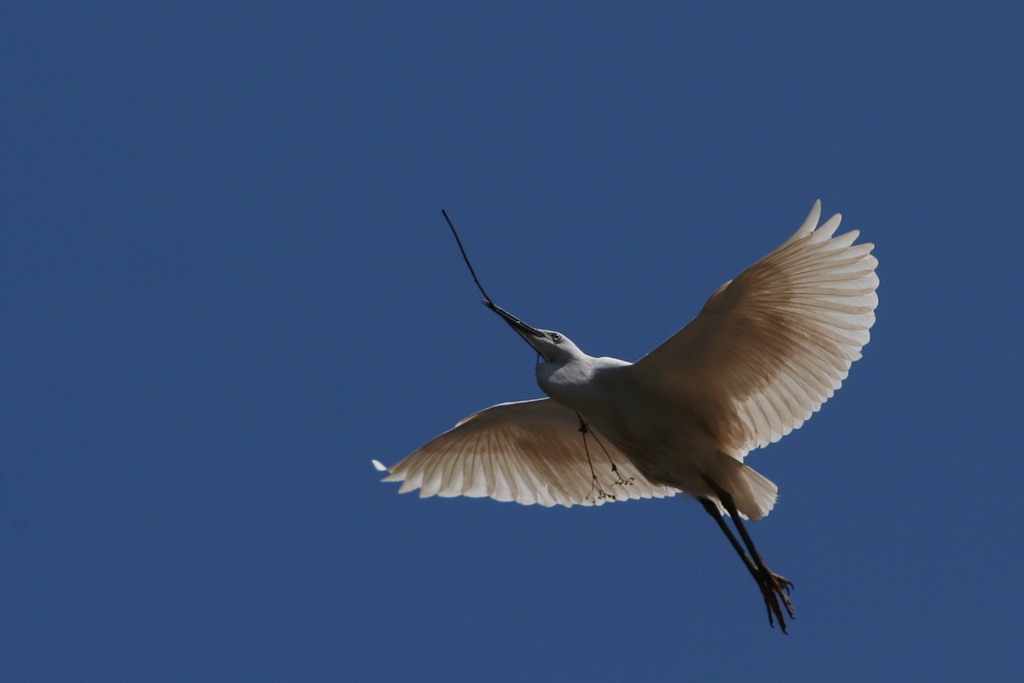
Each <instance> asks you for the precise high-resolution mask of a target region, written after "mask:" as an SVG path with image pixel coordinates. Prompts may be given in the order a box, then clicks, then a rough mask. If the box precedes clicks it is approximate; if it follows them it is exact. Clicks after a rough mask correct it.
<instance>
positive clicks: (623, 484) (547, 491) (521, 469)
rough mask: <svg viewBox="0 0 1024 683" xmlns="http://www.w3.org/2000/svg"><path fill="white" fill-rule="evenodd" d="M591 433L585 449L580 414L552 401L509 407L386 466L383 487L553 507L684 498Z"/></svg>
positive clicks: (474, 417) (499, 407) (473, 419)
mask: <svg viewBox="0 0 1024 683" xmlns="http://www.w3.org/2000/svg"><path fill="white" fill-rule="evenodd" d="M591 432H592V433H591V434H588V435H587V436H586V439H587V447H586V448H584V443H583V436H584V435H583V434H581V433H580V423H579V420H578V418H577V417H576V413H574V412H573V411H572V410H570V409H568V408H565V407H564V406H561V405H559V404H558V403H555V402H554V401H551V400H550V399H546V398H541V399H536V400H533V401H521V402H518V403H501V404H499V405H496V406H492V407H490V408H488V409H486V410H483V411H481V412H479V413H476V414H475V415H471V416H470V417H467V418H466V419H464V420H462V421H461V422H459V423H458V424H457V425H455V427H454V428H453V429H451V430H449V431H447V432H445V433H444V434H442V435H441V436H439V437H437V438H436V439H434V440H433V441H431V442H430V443H428V444H427V445H425V446H423V447H422V448H420V449H419V450H418V451H416V452H414V453H412V454H411V455H409V456H407V457H406V458H404V459H403V460H402V461H401V462H399V463H398V464H396V465H393V466H392V467H388V468H384V469H387V470H388V471H389V472H390V474H389V475H388V476H387V477H385V478H384V479H383V481H400V482H402V487H401V488H400V489H399V490H398V492H399V493H406V492H408V491H412V490H415V489H419V490H420V497H421V498H426V497H429V496H434V495H437V496H444V497H451V496H470V497H473V498H481V497H484V496H490V497H491V498H494V499H495V500H501V501H509V500H514V501H516V502H517V503H522V504H524V505H532V504H534V503H539V504H541V505H544V506H547V507H550V506H552V505H565V506H566V507H568V506H571V505H600V504H602V503H605V502H609V501H612V500H628V499H630V498H663V497H665V496H671V495H674V494H675V493H676V490H675V489H672V488H668V487H665V486H659V485H656V484H652V483H650V482H649V481H648V480H646V479H644V477H643V475H641V474H640V473H639V472H638V471H637V470H636V468H635V467H633V464H632V463H630V461H629V459H628V458H626V456H624V455H623V454H622V453H621V452H619V451H618V450H616V449H615V448H614V447H613V446H612V445H611V444H610V443H609V442H608V440H607V439H604V438H601V436H600V435H599V434H596V433H593V431H592V430H591ZM588 449H589V452H590V462H591V463H592V464H593V475H592V474H591V466H590V463H588V461H587V450H588ZM609 460H610V461H611V462H609ZM613 463H614V465H615V468H614V471H613V468H612V464H613ZM374 464H377V463H374ZM594 476H596V477H597V480H596V481H595V480H594Z"/></svg>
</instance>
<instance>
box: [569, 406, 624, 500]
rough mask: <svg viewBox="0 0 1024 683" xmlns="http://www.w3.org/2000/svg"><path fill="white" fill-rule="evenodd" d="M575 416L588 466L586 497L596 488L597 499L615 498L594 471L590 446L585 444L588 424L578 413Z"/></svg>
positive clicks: (588, 429)
mask: <svg viewBox="0 0 1024 683" xmlns="http://www.w3.org/2000/svg"><path fill="white" fill-rule="evenodd" d="M576 418H577V419H578V420H579V421H580V428H579V432H580V434H582V435H583V452H584V453H585V454H586V456H587V465H588V466H589V467H590V492H589V493H587V497H588V498H589V497H590V495H591V494H592V493H594V489H595V488H596V489H597V497H598V499H602V498H610V499H611V500H615V494H612V493H608V492H607V491H605V490H604V489H603V488H602V487H601V482H600V481H599V480H598V478H597V472H595V471H594V463H593V462H592V461H591V460H590V448H589V447H588V446H587V434H590V425H588V424H587V423H586V421H585V420H584V419H583V416H582V415H580V414H579V413H576ZM602 448H603V446H602Z"/></svg>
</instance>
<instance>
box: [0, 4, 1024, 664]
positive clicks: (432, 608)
mask: <svg viewBox="0 0 1024 683" xmlns="http://www.w3.org/2000/svg"><path fill="white" fill-rule="evenodd" d="M1020 7H1021V6H1020V3H1011V2H1005V3H1002V2H985V3H875V2H864V3H843V4H841V5H840V4H838V3H836V4H832V5H830V6H826V5H825V4H823V3H684V2H664V3H642V2H641V3H626V2H621V3H611V2H593V3H564V2H550V1H547V2H516V3H498V2H432V3H427V2H422V3H413V2H403V3H369V2H367V3H349V2H315V3H295V2H262V3H230V2H223V3H194V4H193V3H170V4H162V5H161V4H157V3H129V2H121V3H115V2H88V3H59V2H58V3H9V4H7V5H6V6H5V8H4V10H3V12H2V16H0V38H2V40H0V63H2V64H3V67H2V71H0V84H2V91H3V93H4V101H5V103H4V104H3V106H2V108H0V136H2V146H0V172H2V185H0V192H2V201H0V236H2V242H0V259H2V264H0V306H2V311H0V313H2V320H3V322H4V325H3V328H4V331H3V333H2V334H0V345H2V350H3V369H2V385H0V386H2V389H0V391H2V394H3V410H2V419H3V423H4V424H3V430H2V433H3V461H2V462H3V466H2V468H0V477H2V479H0V524H2V529H3V532H2V543H0V548H2V549H0V554H2V558H3V559H2V571H0V591H2V593H0V604H2V609H0V623H2V625H3V633H2V640H3V643H4V646H3V651H2V653H0V677H2V678H4V679H5V680H26V681H29V680H31V681H47V680H104V681H118V680H135V681H138V680H177V681H185V680H208V681H209V680H227V679H233V680H282V681H283V680H289V681H294V680H353V681H362V680H366V681H369V680H408V681H452V680H481V681H482V680H493V681H526V680H540V681H595V680H596V681H603V680H609V681H611V680H620V681H622V680H653V679H656V678H657V679H683V678H688V679H696V680H701V679H703V680H780V681H782V680H785V681H820V680H826V679H832V680H849V681H859V680H873V681H889V680H893V681H896V680H966V679H971V680H979V679H981V680H983V679H988V680H1008V679H1010V678H1015V677H1016V676H1018V675H1019V673H1020V670H1021V667H1022V666H1024V661H1022V655H1021V642H1022V629H1021V614H1022V608H1024V591H1022V589H1021V578H1020V566H1021V563H1022V559H1024V553H1022V551H1021V539H1022V537H1024V523H1022V521H1021V519H1022V518H1021V505H1020V490H1021V485H1022V483H1024V465H1022V456H1021V452H1020V448H1021V441H1022V436H1024V433H1022V432H1024V430H1022V426H1021V424H1022V422H1021V415H1020V413H1021V404H1022V402H1021V393H1020V383H1021V380H1022V374H1024V373H1022V363H1021V341H1020V340H1021V333H1022V331H1024V329H1022V328H1024V315H1022V312H1024V286H1022V277H1021V269H1020V260H1021V253H1022V247H1024V237H1022V231H1024V226H1022V225H1021V222H1022V221H1021V217H1022V215H1021V214H1022V212H1021V208H1020V207H1021V196H1020V195H1021V178H1022V169H1024V166H1022V162H1021V159H1022V157H1024V146H1022V135H1021V122H1022V121H1024V106H1022V102H1024V99H1022V98H1024V96H1022V90H1021V84H1022V82H1024V80H1022V76H1024V73H1022V71H1024V69H1022V64H1024V52H1022V49H1021V44H1022V40H1024V38H1022V34H1021V28H1020V27H1021V25H1022V21H1024V16H1022V14H1024V11H1022V10H1021V8H1020ZM817 198H821V199H822V201H823V206H824V213H825V214H826V215H831V214H832V213H833V212H836V211H839V212H842V213H843V215H844V222H843V225H844V226H845V227H847V228H851V229H852V228H857V229H860V230H861V231H862V234H863V239H864V240H867V241H872V242H875V243H876V244H877V248H876V250H875V253H876V255H877V256H878V258H879V260H880V264H881V265H880V266H879V269H878V272H879V275H880V278H881V287H880V289H879V296H880V305H879V308H878V321H877V323H876V325H875V327H874V329H873V330H872V341H871V343H870V344H869V345H868V346H867V347H866V348H865V353H864V358H863V359H862V360H861V361H859V362H858V363H856V364H855V365H854V367H853V369H852V372H851V375H850V378H849V379H848V380H847V382H846V384H845V386H844V387H843V389H842V390H841V391H839V392H838V393H837V394H836V396H835V397H834V398H833V399H832V400H831V401H829V402H828V403H827V404H826V405H825V406H824V408H823V410H822V411H821V412H820V413H819V414H817V415H816V416H815V417H814V418H813V419H811V420H810V421H809V422H808V423H807V424H806V425H805V426H804V427H803V428H802V429H800V430H799V431H797V432H794V433H793V434H791V435H789V436H788V437H786V438H785V439H783V440H782V441H781V442H780V443H778V444H774V445H772V446H770V447H769V448H768V449H766V450H764V451H756V452H754V453H753V454H752V455H751V456H750V460H749V462H750V464H752V465H753V466H755V467H756V468H757V469H758V470H759V471H761V472H762V473H764V474H765V475H766V476H768V477H770V478H771V479H772V480H774V481H775V482H777V483H778V484H779V486H780V489H781V494H780V499H779V503H778V505H777V507H776V508H775V511H774V512H773V513H772V514H771V516H769V517H768V518H767V519H765V520H764V521H761V522H757V523H754V524H752V525H751V530H752V533H753V535H754V537H755V539H756V540H757V541H758V545H759V547H760V549H761V551H762V552H763V553H764V555H765V557H766V559H767V561H768V563H769V564H770V565H771V567H772V568H773V569H775V570H776V571H778V572H779V573H781V574H784V575H786V576H787V577H789V578H790V579H792V580H793V581H794V583H795V585H796V590H795V592H794V594H793V601H794V604H795V606H796V608H797V620H796V621H795V622H794V623H793V625H792V627H791V629H790V634H789V635H788V636H784V635H782V634H781V633H780V632H779V631H778V630H777V629H776V630H772V629H770V628H769V627H768V624H767V620H766V619H765V615H764V611H763V607H762V605H761V603H760V598H759V595H758V593H757V590H756V587H755V586H754V584H753V582H752V581H751V580H750V577H749V576H748V575H747V574H746V573H745V571H744V569H743V567H742V566H741V565H740V563H739V562H738V561H737V559H736V558H735V556H734V555H733V553H732V550H731V549H730V548H729V547H728V545H727V544H726V542H725V540H724V539H723V538H721V537H720V534H719V532H718V530H717V529H716V528H715V527H714V525H713V524H712V523H711V521H710V520H709V519H707V517H706V515H705V514H704V512H703V511H702V510H701V508H700V506H699V505H697V504H695V503H694V502H693V501H692V500H689V501H681V500H680V499H679V498H678V497H677V498H674V499H668V500H660V501H639V502H628V503H616V504H612V505H606V506H603V507H601V508H597V509H591V508H572V509H565V508H557V509H545V508H539V507H523V506H518V505H514V504H508V503H497V502H494V501H490V500H471V499H449V500H442V499H436V498H435V499H429V500H420V499H418V498H416V497H415V495H409V496H398V495H396V492H395V491H396V488H397V487H396V486H395V485H393V484H380V483H378V479H379V477H380V475H379V473H377V472H375V471H374V470H373V468H372V467H371V465H370V460H371V458H376V459H379V460H381V461H383V462H385V463H389V464H390V463H394V462H396V461H397V460H399V459H400V458H401V457H403V456H404V455H405V454H407V453H408V452H410V451H412V450H413V449H415V448H416V447H418V446H419V445H421V444H422V443H424V442H425V441H427V440H428V439H430V438H431V437H433V436H434V435H436V434H438V433H440V432H441V431H443V430H445V429H447V428H448V427H450V426H452V425H453V424H454V423H455V422H456V421H457V420H459V419H460V418H462V417H464V416H466V415H468V414H470V413H472V412H474V411H476V410H479V409H482V408H484V407H486V406H488V405H491V404H494V403H498V402H501V401H509V400H517V399H526V398H532V397H536V396H539V395H540V391H539V389H538V388H537V387H536V385H535V383H534V379H533V363H534V358H535V355H534V354H533V353H532V352H531V351H530V350H529V349H528V348H527V347H526V346H525V345H524V344H523V343H522V341H521V340H519V339H518V338H517V337H516V335H514V334H513V333H512V332H511V331H510V330H509V329H508V328H507V327H506V326H505V325H504V324H503V323H502V322H501V321H500V320H499V319H498V318H497V317H496V316H494V315H492V314H491V313H489V312H488V311H487V310H485V309H484V308H483V307H482V306H480V305H479V298H480V297H479V295H478V293H477V292H476V291H475V289H474V287H473V285H472V281H471V280H470V278H469V276H468V274H467V273H466V271H465V269H464V267H463V264H462V262H461V260H460V258H459V255H458V252H457V250H456V248H455V244H454V243H453V242H452V240H451V238H450V236H449V234H448V233H447V228H446V226H445V224H444V222H443V220H442V218H441V214H440V209H441V208H446V209H447V210H448V211H449V212H450V213H451V215H452V216H453V217H454V219H455V220H456V222H457V224H458V225H459V227H460V229H461V232H462V237H463V240H464V242H465V243H466V246H467V248H468V249H469V251H470V253H471V255H472V256H473V258H474V262H475V265H476V268H477V270H478V272H479V274H480V276H481V278H482V280H483V282H484V284H485V286H486V287H487V289H488V291H489V292H490V294H491V296H493V297H494V299H495V301H497V302H498V303H499V304H501V305H502V306H504V307H506V308H508V309H509V310H510V311H512V312H513V313H515V314H516V315H518V316H520V317H522V318H523V319H524V320H526V321H527V322H530V323H532V324H534V325H537V326H540V327H546V328H553V329H558V330H560V331H562V332H565V333H567V334H568V335H570V336H571V337H572V338H573V339H574V340H575V341H576V342H577V343H579V345H580V346H581V347H582V348H583V349H584V350H586V351H588V352H589V353H591V354H594V355H611V356H616V357H620V358H625V359H629V360H635V359H636V358H638V357H640V356H641V355H643V354H644V353H645V352H646V351H648V350H649V349H651V348H653V347H654V346H655V345H656V344H657V343H659V342H660V341H662V340H663V339H664V338H665V337H667V336H668V335H670V334H671V333H673V332H674V331H676V330H677V329H678V328H680V327H681V326H682V325H683V324H685V323H686V322H687V321H688V320H689V319H690V318H691V317H692V316H693V315H695V314H696V313H697V311H698V310H699V309H700V307H701V306H702V305H703V302H704V300H705V299H706V297H707V296H708V295H709V294H710V293H711V292H712V291H714V290H715V288H717V287H718V286H719V285H721V284H722V283H723V282H725V281H726V280H728V279H730V278H731V277H733V276H734V275H736V274H737V273H738V272H739V271H740V270H741V269H743V268H744V267H746V266H747V265H749V264H751V263H753V262H754V261H755V260H756V259H757V258H759V257H760V256H762V255H763V254H765V253H767V252H768V251H769V250H770V249H772V248H774V247H775V246H776V245H777V244H779V243H780V242H781V241H782V240H784V239H785V238H786V237H788V236H789V235H790V233H791V232H792V231H793V230H794V229H795V228H796V227H797V225H799V223H800V222H801V221H802V219H803V218H804V216H805V214H806V212H807V211H808V209H809V208H810V207H811V204H812V203H813V202H814V200H815V199H817Z"/></svg>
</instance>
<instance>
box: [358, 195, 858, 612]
mask: <svg viewBox="0 0 1024 683" xmlns="http://www.w3.org/2000/svg"><path fill="white" fill-rule="evenodd" d="M820 216H821V202H820V201H818V202H815V204H814V206H813V207H812V209H811V211H810V214H809V215H808V216H807V219H806V220H805V221H804V222H803V224H802V225H801V226H800V227H799V228H798V229H797V231H796V232H795V233H793V235H792V237H790V238H789V239H788V240H786V241H785V242H783V243H782V245H781V246H779V247H778V248H777V249H775V250H774V251H772V252H771V253H769V254H768V255H767V256H765V257H764V258H762V259H761V260H759V261H758V262H757V263H755V264H754V265H752V266H751V267H749V268H747V269H746V270H745V271H743V272H742V273H740V274H739V275H738V276H737V277H736V278H735V279H733V280H730V281H729V282H726V283H725V284H724V285H722V286H721V287H720V288H719V289H718V290H717V291H716V292H715V293H714V294H712V295H711V297H710V298H709V299H708V301H707V303H706V304H705V305H704V308H703V309H702V310H701V312H700V313H699V314H698V315H697V317H695V318H694V319H693V320H691V321H690V322H689V324H687V325H686V326H685V327H683V329H682V330H680V331H679V332H677V333H676V334H674V335H672V336H671V337H669V338H668V339H667V340H666V341H664V342H663V343H662V344H661V345H660V346H658V347H656V348H655V349H654V350H653V351H651V352H650V353H648V354H647V355H646V356H644V357H643V358H641V359H640V360H638V361H636V362H635V363H630V362H627V361H624V360H619V359H617V358H608V357H594V356H590V355H588V354H586V353H584V352H583V351H582V350H580V348H579V347H578V346H577V345H576V344H575V343H573V342H572V341H571V340H570V339H569V338H568V337H566V336H565V335H564V334H562V333H560V332H554V331H551V330H546V329H540V328H536V327H533V326H532V325H528V324H527V323H525V322H523V321H522V320H520V319H519V318H517V317H515V316H513V315H512V314H510V313H509V312H508V311H506V310H504V309H502V308H501V307H499V306H497V305H496V304H494V302H492V301H491V298H490V297H489V296H488V295H487V292H486V291H484V289H483V287H482V286H481V285H480V282H479V280H478V279H477V277H476V273H475V272H474V271H473V267H472V265H471V264H470V263H469V259H468V257H466V253H465V250H464V249H462V243H461V240H459V239H458V233H456V232H455V227H454V225H451V221H450V220H449V225H450V226H451V229H452V232H453V234H454V235H455V238H456V240H457V241H458V242H459V248H460V250H461V251H462V255H463V258H464V259H465V261H466V265H467V266H468V267H469V269H470V272H471V274H472V275H473V279H474V282H476V284H477V287H479V289H480V291H481V293H483V295H484V299H485V300H484V302H483V303H484V304H485V305H486V306H487V307H488V308H490V309H491V310H492V311H494V312H495V313H497V314H498V315H499V316H501V318H502V319H504V320H505V322H506V323H508V325H509V326H511V328H512V329H513V330H515V331H516V332H517V333H518V334H519V336H520V337H522V338H523V339H524V340H525V341H526V342H527V343H528V344H529V345H530V346H531V347H532V348H533V349H534V350H535V351H536V352H537V354H538V356H539V357H538V362H537V366H536V376H537V383H538V384H539V385H540V388H541V389H542V390H543V391H544V393H545V394H547V396H548V397H549V398H540V399H534V400H530V401H519V402H514V403H501V404H498V405H495V406H492V407H490V408H487V409H486V410H483V411H481V412H479V413H476V414H475V415H471V416H470V417H467V418H465V419H464V420H462V421H461V422H459V423H458V424H457V425H456V426H455V427H454V428H453V429H451V430H449V431H447V432H445V433H444V434H441V435H440V436H438V437H437V438H435V439H434V440H432V441H430V442H429V443H427V444H426V445H425V446H423V447H422V448H420V449H419V450H417V451H415V452H413V453H412V454H410V455H409V456H407V457H406V458H404V459H403V460H401V461H400V462H398V463H397V464H395V465H393V466H391V467H385V466H384V465H382V464H381V463H379V462H378V461H376V460H374V461H373V464H374V466H375V467H377V469H379V470H381V471H385V470H386V471H387V472H388V473H389V474H388V476H386V477H385V478H384V479H383V481H395V482H402V486H401V488H400V489H399V492H400V493H406V492H408V491H413V490H415V489H419V492H420V496H421V497H429V496H435V495H436V496H446V497H447V496H472V497H483V496H489V497H491V498H493V499H495V500H500V501H516V502H518V503H522V504H525V505H530V504H534V503H537V504H540V505H545V506H552V505H556V504H557V505H564V506H571V505H600V504H602V503H605V502H610V501H619V500H629V499H635V498H661V497H666V496H672V495H674V494H676V493H677V492H682V493H683V494H684V495H689V496H692V497H694V498H696V499H697V500H698V501H699V502H700V503H701V505H702V506H703V508H704V510H705V511H706V512H707V513H708V514H709V515H710V516H711V517H712V518H713V519H714V521H715V523H716V524H717V526H718V527H719V529H721V531H722V532H723V533H724V534H725V536H726V537H727V539H728V540H729V543H730V545H731V546H732V547H733V549H734V550H735V552H736V553H737V554H738V555H739V557H740V559H741V560H742V561H743V564H744V566H745V567H746V568H747V570H748V571H749V572H750V574H751V575H752V576H753V578H754V580H755V581H756V583H757V586H758V588H759V589H760V592H761V595H762V597H763V598H764V603H765V607H766V609H767V611H768V620H769V623H770V624H771V625H772V626H774V625H775V622H776V621H778V623H779V626H780V627H781V629H782V631H783V632H785V631H786V617H787V616H789V617H790V618H792V617H793V606H792V603H791V602H790V600H789V597H788V594H789V592H790V589H791V587H792V583H791V582H790V581H789V580H788V579H786V578H784V577H782V576H780V575H778V574H776V573H774V572H773V571H771V570H770V569H769V568H768V566H767V565H766V564H765V562H764V560H763V559H762V557H761V555H760V553H758V551H757V548H756V547H755V545H754V542H753V541H752V540H751V538H750V535H749V534H748V532H747V530H746V528H745V526H744V523H743V520H744V519H746V520H759V519H761V518H763V517H765V516H766V515H767V514H768V513H769V512H770V511H771V509H772V507H773V506H774V505H775V500H776V496H777V492H778V487H777V486H776V485H775V484H774V483H773V482H771V481H769V480H768V479H767V478H766V477H764V476H762V475H761V474H759V473H758V472H756V471H755V470H753V469H752V468H751V467H749V466H748V465H746V464H744V462H743V461H744V458H745V456H746V455H747V453H749V452H750V451H751V450H753V449H755V448H760V447H762V446H766V445H767V444H769V443H773V442H775V441H778V440H779V439H780V438H782V437H783V436H784V435H786V434H788V433H789V432H791V431H792V430H794V429H797V428H799V427H800V426H801V425H802V424H803V423H804V421H805V420H807V419H808V418H809V417H810V416H811V414H813V413H814V412H816V411H817V410H818V409H819V408H820V407H821V405H822V404H823V403H824V402H825V401H826V400H828V399H829V398H830V397H831V396H832V394H833V393H834V392H835V390H836V389H838V388H839V386H840V384H841V383H842V381H843V380H844V379H845V378H846V376H847V373H848V372H849V369H850V365H851V364H852V363H853V361H855V360H857V359H858V358H860V357H861V348H862V347H863V346H864V345H865V344H867V342H868V339H869V330H870V328H871V326H872V324H873V323H874V321H875V314H874V310H875V307H876V305H877V304H878V297H877V295H876V293H875V290H876V288H877V287H878V277H877V275H876V274H875V268H876V266H877V265H878V261H877V259H876V258H875V257H874V256H872V255H871V250H872V249H873V247H874V245H872V244H869V243H862V244H856V245H855V244H854V241H855V240H856V239H857V236H858V234H859V232H858V231H856V230H853V231H850V232H847V233H844V234H841V235H835V232H836V229H837V228H838V227H839V223H840V221H841V216H840V215H839V214H836V215H835V216H833V217H832V218H830V219H829V220H827V221H825V222H824V223H823V224H821V225H818V220H819V218H820ZM445 218H446V219H447V218H448V215H447V213H446V214H445ZM725 516H727V517H729V519H730V520H731V522H732V524H733V526H734V527H735V528H736V531H737V532H738V535H739V539H737V536H736V534H734V533H733V531H732V529H731V528H730V526H729V525H728V524H727V523H726V521H725V519H724V517H725ZM741 541H742V544H741Z"/></svg>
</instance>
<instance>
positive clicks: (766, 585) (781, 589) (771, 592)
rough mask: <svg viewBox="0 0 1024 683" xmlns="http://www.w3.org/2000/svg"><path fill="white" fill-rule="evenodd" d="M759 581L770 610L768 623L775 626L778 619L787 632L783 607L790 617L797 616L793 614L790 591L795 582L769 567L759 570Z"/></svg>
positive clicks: (766, 605) (784, 631)
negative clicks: (780, 601)
mask: <svg viewBox="0 0 1024 683" xmlns="http://www.w3.org/2000/svg"><path fill="white" fill-rule="evenodd" d="M757 583H758V586H759V587H760V588H761V595H762V596H764V604H765V607H766V608H767V610H768V623H769V624H771V625H772V626H773V627H774V626H775V621H776V620H778V622H779V627H780V628H782V632H783V633H786V616H785V614H783V611H782V610H783V608H784V609H785V610H786V614H788V615H789V618H790V619H795V618H796V617H794V616H793V603H791V602H790V601H789V592H790V591H791V590H792V589H793V582H792V581H790V580H789V579H787V578H786V577H784V576H779V575H778V574H776V573H775V572H773V571H771V570H770V569H768V568H767V567H762V571H759V572H758V575H757ZM780 599H781V600H782V603H781V604H779V600H780Z"/></svg>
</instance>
